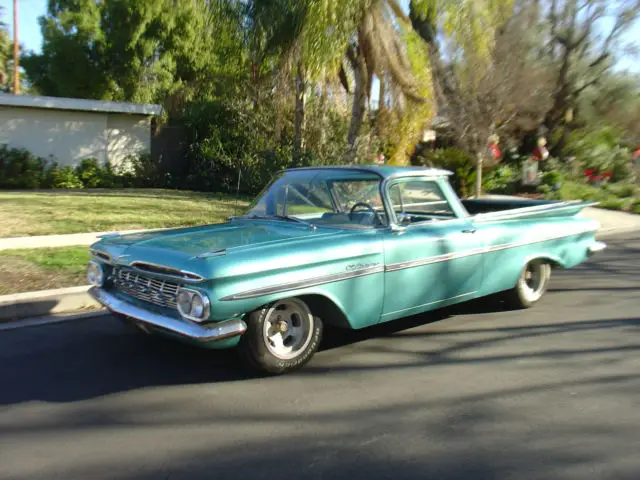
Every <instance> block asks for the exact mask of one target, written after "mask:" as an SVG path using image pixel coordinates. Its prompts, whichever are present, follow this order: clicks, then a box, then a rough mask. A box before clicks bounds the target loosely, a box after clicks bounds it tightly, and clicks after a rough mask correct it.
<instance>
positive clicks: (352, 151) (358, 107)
mask: <svg viewBox="0 0 640 480" xmlns="http://www.w3.org/2000/svg"><path fill="white" fill-rule="evenodd" d="M347 55H348V57H349V61H350V62H351V65H352V66H353V72H354V79H355V87H354V90H353V106H352V108H351V122H350V124H349V133H348V135H347V153H346V154H345V157H344V161H345V162H346V163H354V161H355V160H356V154H357V149H358V137H359V136H360V128H361V127H362V121H363V119H364V115H365V112H366V110H367V69H366V65H365V64H364V58H363V57H362V55H359V54H356V52H354V51H353V49H352V48H350V49H349V51H348V52H347Z"/></svg>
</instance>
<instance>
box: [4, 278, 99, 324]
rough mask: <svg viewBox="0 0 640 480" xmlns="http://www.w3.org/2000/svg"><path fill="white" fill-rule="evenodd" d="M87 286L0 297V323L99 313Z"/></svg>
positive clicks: (97, 305)
mask: <svg viewBox="0 0 640 480" xmlns="http://www.w3.org/2000/svg"><path fill="white" fill-rule="evenodd" d="M89 288H90V287H89V286H88V285H87V286H81V287H71V288H58V289H54V290H40V291H37V292H25V293H14V294H11V295H2V296H0V323H7V322H15V321H19V320H24V319H27V318H33V317H45V316H50V315H57V314H66V313H79V312H83V311H86V312H96V313H97V312H99V311H101V310H103V308H102V306H101V305H100V304H98V303H97V302H96V301H95V300H94V299H93V298H91V297H90V296H89V295H88V294H87V291H88V290H89Z"/></svg>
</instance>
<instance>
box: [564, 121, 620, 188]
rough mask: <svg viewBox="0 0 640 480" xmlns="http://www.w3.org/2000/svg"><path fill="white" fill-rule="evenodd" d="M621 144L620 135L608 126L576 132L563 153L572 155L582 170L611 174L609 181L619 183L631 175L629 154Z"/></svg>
mask: <svg viewBox="0 0 640 480" xmlns="http://www.w3.org/2000/svg"><path fill="white" fill-rule="evenodd" d="M622 144H623V141H622V134H621V133H620V132H619V131H617V130H616V129H614V128H612V127H609V126H604V127H602V128H600V129H598V130H586V129H583V130H576V131H575V132H574V133H573V134H572V135H571V136H570V138H569V142H568V145H567V147H566V149H565V153H568V154H570V155H574V156H575V157H576V158H577V159H578V161H579V162H580V163H581V165H582V168H583V170H587V169H594V170H595V171H597V172H600V173H603V172H611V180H612V181H613V182H619V181H624V180H628V179H629V178H630V177H631V175H632V170H631V168H630V166H631V165H630V159H631V152H630V151H629V149H628V148H624V147H622V146H621V145H622Z"/></svg>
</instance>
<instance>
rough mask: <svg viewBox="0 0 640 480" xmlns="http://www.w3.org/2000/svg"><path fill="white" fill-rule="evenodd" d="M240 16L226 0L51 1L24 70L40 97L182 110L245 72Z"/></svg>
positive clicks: (24, 61) (235, 6)
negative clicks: (39, 42) (38, 49)
mask: <svg viewBox="0 0 640 480" xmlns="http://www.w3.org/2000/svg"><path fill="white" fill-rule="evenodd" d="M238 8H239V7H238V6H237V5H235V2H232V1H224V0H214V1H206V0H195V1H194V0H105V1H103V2H95V1H94V0H52V1H50V2H49V9H48V12H47V15H45V16H44V17H42V18H41V19H40V23H41V27H42V33H43V39H44V40H43V47H42V54H31V55H28V56H27V57H26V58H24V60H23V64H24V67H25V70H26V72H27V74H28V76H29V78H30V80H31V81H32V83H33V84H34V85H35V86H37V87H38V89H39V90H40V91H41V92H42V93H43V94H45V95H53V96H68V97H82V98H95V99H104V100H118V101H133V102H142V103H149V102H163V101H165V100H167V99H168V100H170V107H173V106H175V105H176V104H177V105H178V107H179V106H180V105H182V104H183V102H184V101H186V100H188V99H189V98H191V97H193V95H195V94H196V93H197V92H198V91H200V90H202V89H210V88H212V87H221V88H222V87H224V82H218V83H215V81H214V78H216V79H218V80H219V79H221V78H222V77H223V76H224V74H228V73H229V72H230V71H234V72H237V71H238V70H240V69H241V68H242V60H243V59H242V55H241V54H240V52H241V48H242V32H241V28H240V22H239V14H237V10H238ZM234 13H236V14H237V18H236V19H235V21H229V17H230V16H232V15H233V14H234Z"/></svg>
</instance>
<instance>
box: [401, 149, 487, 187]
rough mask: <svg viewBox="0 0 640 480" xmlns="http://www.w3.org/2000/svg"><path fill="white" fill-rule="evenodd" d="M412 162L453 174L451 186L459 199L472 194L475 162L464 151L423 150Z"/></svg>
mask: <svg viewBox="0 0 640 480" xmlns="http://www.w3.org/2000/svg"><path fill="white" fill-rule="evenodd" d="M414 162H415V163H417V164H419V165H422V166H425V167H433V168H442V169H444V170H449V171H451V172H453V175H452V177H451V178H450V179H449V180H450V181H451V186H452V187H453V189H454V190H455V191H456V192H457V193H458V195H460V196H461V197H467V196H469V195H470V194H471V193H472V192H473V185H474V182H475V178H476V172H475V168H476V167H475V162H474V161H473V159H472V158H471V155H469V154H468V153H467V152H465V151H464V150H460V149H458V148H438V149H435V150H424V151H422V152H420V154H419V155H418V156H417V157H416V158H415V159H414Z"/></svg>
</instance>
